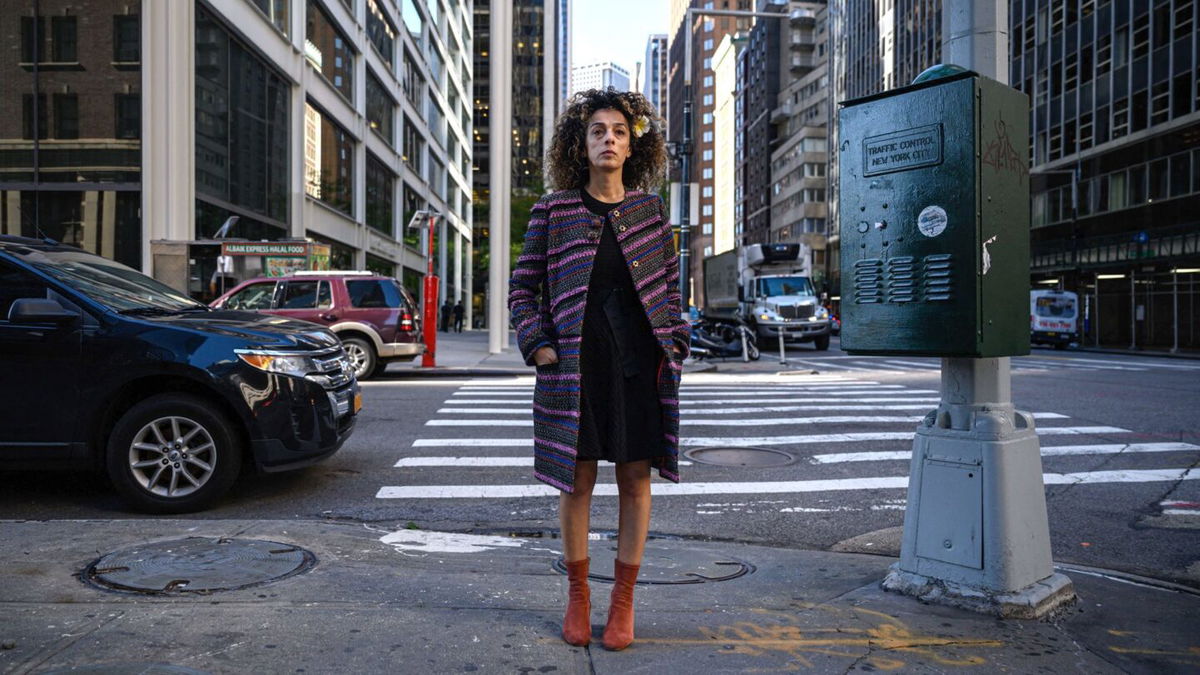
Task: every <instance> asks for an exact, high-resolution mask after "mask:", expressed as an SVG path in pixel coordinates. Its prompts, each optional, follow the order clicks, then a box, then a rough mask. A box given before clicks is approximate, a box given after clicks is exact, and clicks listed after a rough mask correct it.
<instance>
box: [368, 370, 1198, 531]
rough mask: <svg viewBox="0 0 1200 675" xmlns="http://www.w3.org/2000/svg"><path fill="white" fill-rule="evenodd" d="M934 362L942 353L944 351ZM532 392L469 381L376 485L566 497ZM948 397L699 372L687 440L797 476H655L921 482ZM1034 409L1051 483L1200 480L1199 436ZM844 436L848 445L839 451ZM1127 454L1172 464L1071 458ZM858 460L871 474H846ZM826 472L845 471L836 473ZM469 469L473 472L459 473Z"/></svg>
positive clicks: (723, 487) (608, 482) (683, 490)
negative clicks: (735, 451)
mask: <svg viewBox="0 0 1200 675" xmlns="http://www.w3.org/2000/svg"><path fill="white" fill-rule="evenodd" d="M891 361H892V362H891V363H890V364H889V365H891V366H894V367H897V368H900V367H904V368H910V369H911V368H917V367H919V366H920V365H923V364H924V362H923V361H918V360H913V359H892V360H891ZM929 363H930V364H932V365H934V366H935V367H936V365H937V361H936V360H932V359H931V360H929ZM1088 365H1094V364H1088ZM532 395H533V380H532V378H528V377H526V378H519V379H516V380H507V381H486V380H479V381H472V382H469V383H466V384H463V385H461V386H459V387H458V388H457V390H455V391H454V392H452V393H451V394H449V395H448V396H447V397H446V399H445V402H444V403H443V404H442V406H441V407H440V408H438V410H437V412H436V413H435V416H434V417H433V418H432V419H429V420H427V421H426V422H425V425H424V429H425V431H424V432H422V433H421V434H420V437H419V438H416V439H415V440H413V441H412V443H411V445H410V446H409V447H406V448H402V449H400V451H399V453H398V455H399V456H398V457H396V459H395V464H394V465H393V467H392V473H389V474H388V476H389V480H388V483H389V484H388V485H384V486H382V487H380V488H379V490H378V493H377V495H376V496H377V497H378V498H379V499H388V500H404V499H414V500H425V499H515V498H528V497H553V496H556V495H557V494H558V491H557V490H556V489H554V488H552V487H549V486H546V485H542V484H540V483H538V482H537V481H535V480H534V479H533V476H532V472H531V467H532V465H533V458H532V448H533V441H532V424H533V422H532V414H531V406H532ZM937 403H938V396H937V392H936V391H933V390H929V389H915V388H909V387H906V386H904V385H898V384H887V383H881V382H877V381H873V380H870V379H866V378H861V379H860V378H859V377H857V374H856V373H849V372H839V373H830V372H825V373H824V374H821V375H806V376H790V377H784V376H780V375H775V374H761V375H723V374H722V375H704V374H696V375H692V376H689V377H688V378H687V379H686V380H685V382H684V385H683V387H682V389H681V391H680V405H681V437H680V445H681V448H682V449H683V450H684V451H688V450H692V449H696V448H701V447H771V448H775V449H779V450H783V451H785V452H787V453H789V454H791V455H794V456H795V458H796V460H797V461H796V463H795V464H794V466H795V467H797V469H798V470H797V471H796V472H795V473H794V474H789V475H787V476H781V475H780V474H779V473H777V472H760V473H759V474H757V475H763V476H769V477H770V479H768V478H764V479H763V480H708V479H707V478H706V477H711V476H712V474H711V473H708V472H709V471H710V470H711V469H712V468H711V467H704V466H701V465H699V464H696V463H694V462H688V461H686V460H685V461H683V462H681V464H682V465H683V466H687V467H689V470H688V472H687V473H686V474H685V476H684V482H683V483H680V484H673V483H667V482H659V481H655V483H654V484H653V494H655V495H661V496H665V497H675V496H687V495H720V494H724V495H741V494H745V495H754V494H773V495H780V496H782V497H776V498H777V499H779V498H782V499H783V500H784V502H785V503H786V502H787V501H788V498H787V495H795V496H796V498H799V496H800V495H804V494H808V493H822V492H839V493H847V492H862V493H864V494H871V493H869V491H872V490H892V491H896V490H903V489H905V488H907V486H908V464H907V463H908V461H909V460H910V458H911V446H912V439H913V436H914V433H915V430H916V428H917V425H918V424H919V423H920V421H921V420H922V419H923V418H924V415H925V413H927V412H929V411H930V410H933V409H934V408H936V406H937ZM1033 417H1034V419H1035V420H1036V422H1037V428H1036V432H1037V434H1038V436H1039V437H1040V438H1041V439H1042V456H1043V465H1044V468H1045V469H1046V473H1045V474H1044V478H1045V482H1046V484H1047V485H1095V484H1116V483H1142V482H1156V481H1165V482H1173V481H1190V480H1196V479H1200V469H1194V468H1191V467H1193V466H1195V465H1196V462H1197V459H1200V445H1193V444H1190V443H1182V442H1147V439H1145V437H1144V436H1141V437H1139V436H1137V434H1135V432H1134V431H1133V430H1130V429H1126V428H1122V427H1117V426H1110V425H1103V424H1094V423H1089V422H1086V421H1083V420H1074V419H1071V418H1070V417H1069V416H1067V415H1064V414H1062V413H1058V412H1054V411H1035V412H1033ZM747 432H749V433H747ZM1123 439H1128V441H1125V440H1123ZM1064 441H1066V443H1064ZM1089 441H1090V442H1089ZM839 446H840V447H844V448H845V451H837V452H828V451H826V450H832V449H835V448H837V447H839ZM1116 455H1129V456H1134V455H1137V456H1141V457H1148V458H1151V459H1152V460H1154V461H1153V462H1152V463H1153V464H1160V465H1161V467H1156V468H1142V467H1141V466H1139V468H1136V469H1125V470H1122V469H1113V468H1110V467H1108V466H1105V470H1096V471H1079V470H1075V469H1078V468H1079V466H1078V461H1076V463H1075V464H1074V465H1071V464H1069V462H1070V461H1071V460H1072V459H1074V460H1078V459H1079V458H1087V457H1089V456H1097V457H1101V456H1107V457H1111V456H1116ZM1062 462H1068V464H1066V465H1063V464H1061V463H1062ZM873 463H874V464H873ZM879 463H882V464H879ZM889 463H890V464H889ZM1055 463H1058V464H1055ZM802 467H807V468H806V469H803V470H800V468H802ZM859 469H861V470H862V471H864V474H863V475H861V476H857V477H855V476H847V475H846V474H847V473H853V472H855V471H857V470H859ZM458 472H461V473H458ZM468 472H469V473H468ZM822 472H834V473H830V474H829V475H824V476H823V475H820V474H821V473H822ZM814 474H815V475H814ZM456 475H461V476H463V477H467V476H470V478H469V480H468V481H466V482H464V481H462V480H458V481H456V480H455V479H454V477H455V476H456ZM726 475H727V474H726ZM781 477H786V478H793V477H796V478H803V479H802V480H801V479H797V480H779V478H781ZM446 483H448V484H446ZM595 494H597V495H599V496H611V495H615V494H616V486H615V484H614V482H613V480H612V474H611V473H609V472H608V470H607V469H605V470H602V471H601V476H600V481H599V484H598V485H597V486H596V489H595ZM891 494H892V497H889V498H888V500H890V501H888V502H887V504H883V505H881V506H880V508H885V507H886V508H896V504H895V503H893V502H895V501H896V500H895V496H896V494H897V493H894V492H893V493H891ZM899 496H901V497H902V496H903V495H902V494H900V495H899ZM901 501H902V500H901ZM889 504H890V506H889ZM804 508H810V507H805V506H801V505H793V506H789V507H783V508H782V511H783V512H800V511H799V510H798V509H801V510H802V509H804ZM873 508H874V506H872V509H873ZM899 508H902V507H899ZM698 512H701V513H702V512H703V511H698Z"/></svg>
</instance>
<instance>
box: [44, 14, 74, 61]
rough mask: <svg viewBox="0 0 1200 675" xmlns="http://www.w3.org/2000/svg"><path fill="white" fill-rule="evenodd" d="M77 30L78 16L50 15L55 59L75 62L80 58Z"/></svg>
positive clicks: (51, 43)
mask: <svg viewBox="0 0 1200 675" xmlns="http://www.w3.org/2000/svg"><path fill="white" fill-rule="evenodd" d="M76 30H77V29H76V17H73V16H52V17H50V38H51V42H50V54H51V58H52V59H53V60H54V61H56V62H58V63H75V62H77V61H78V60H79V55H78V40H77V39H76Z"/></svg>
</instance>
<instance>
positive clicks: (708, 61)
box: [704, 59, 712, 70]
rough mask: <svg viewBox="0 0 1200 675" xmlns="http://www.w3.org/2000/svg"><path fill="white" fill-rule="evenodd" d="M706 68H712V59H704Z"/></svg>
mask: <svg viewBox="0 0 1200 675" xmlns="http://www.w3.org/2000/svg"><path fill="white" fill-rule="evenodd" d="M704 69H705V70H712V59H704Z"/></svg>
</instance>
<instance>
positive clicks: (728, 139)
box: [700, 35, 746, 255]
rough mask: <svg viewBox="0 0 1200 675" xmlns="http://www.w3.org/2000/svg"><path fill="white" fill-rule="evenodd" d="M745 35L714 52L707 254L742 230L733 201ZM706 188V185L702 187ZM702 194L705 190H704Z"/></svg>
mask: <svg viewBox="0 0 1200 675" xmlns="http://www.w3.org/2000/svg"><path fill="white" fill-rule="evenodd" d="M745 44H746V39H745V37H743V36H740V35H736V36H735V35H726V36H725V37H723V38H721V43H720V44H718V45H717V49H716V51H715V52H714V53H713V62H712V70H713V89H714V91H715V96H716V98H715V99H714V101H713V130H712V134H713V185H712V188H709V189H711V190H712V193H711V194H712V198H713V215H712V222H711V224H710V223H704V224H703V225H701V231H700V234H701V236H711V237H712V245H711V246H712V248H711V249H709V248H708V247H705V248H704V249H702V251H708V253H707V255H715V254H717V253H723V252H725V251H728V250H730V249H732V248H734V247H735V246H736V245H737V243H738V234H739V232H740V231H739V230H738V229H737V228H736V227H735V221H734V205H735V204H736V202H737V189H738V187H739V186H738V180H737V169H738V166H739V159H740V154H739V151H740V149H741V148H742V135H741V133H740V131H739V129H738V127H739V125H740V122H741V115H740V109H739V105H740V102H741V99H740V98H739V97H738V95H737V94H738V80H737V72H738V71H737V65H738V53H739V52H741V51H742V49H744V48H745ZM702 190H703V188H702ZM702 194H703V193H702Z"/></svg>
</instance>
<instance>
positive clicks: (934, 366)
mask: <svg viewBox="0 0 1200 675" xmlns="http://www.w3.org/2000/svg"><path fill="white" fill-rule="evenodd" d="M884 363H893V364H895V365H898V366H912V367H913V368H920V369H922V370H941V369H942V364H940V363H930V362H928V361H904V360H901V359H888V360H887V361H885V362H884Z"/></svg>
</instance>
